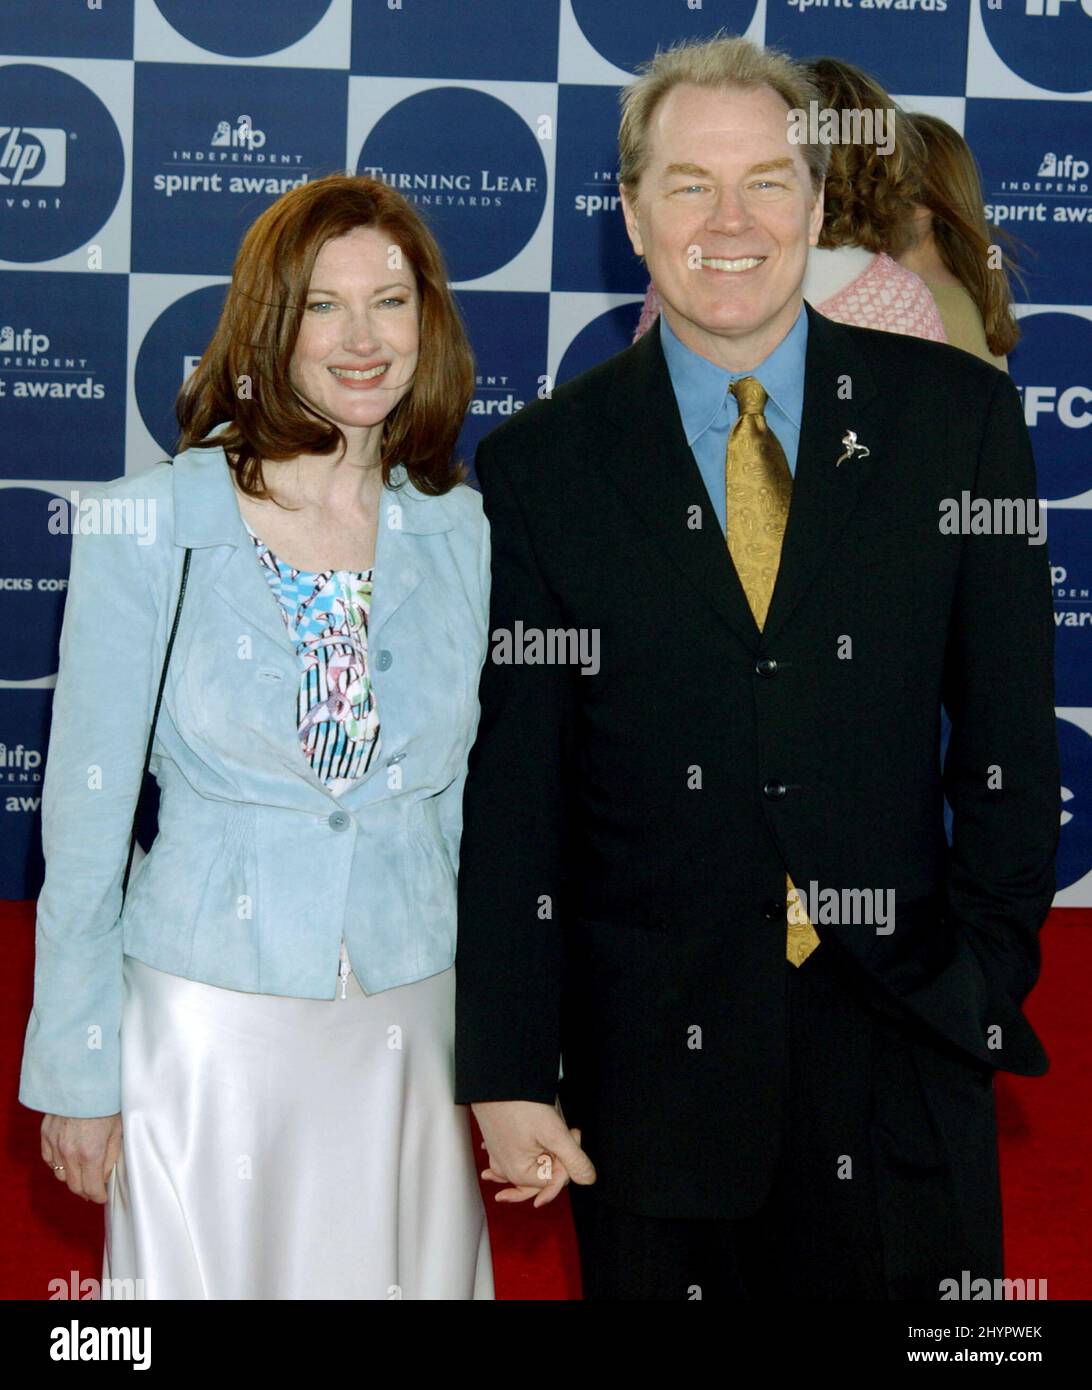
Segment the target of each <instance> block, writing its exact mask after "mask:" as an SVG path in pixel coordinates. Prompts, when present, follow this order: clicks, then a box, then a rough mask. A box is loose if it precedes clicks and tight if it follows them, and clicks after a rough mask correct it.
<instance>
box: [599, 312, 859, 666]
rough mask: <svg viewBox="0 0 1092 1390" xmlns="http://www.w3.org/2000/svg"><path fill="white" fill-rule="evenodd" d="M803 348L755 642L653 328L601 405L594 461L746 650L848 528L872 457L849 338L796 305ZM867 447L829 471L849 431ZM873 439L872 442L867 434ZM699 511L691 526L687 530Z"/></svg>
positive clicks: (769, 631) (786, 609)
mask: <svg viewBox="0 0 1092 1390" xmlns="http://www.w3.org/2000/svg"><path fill="white" fill-rule="evenodd" d="M804 307H805V310H806V312H807V315H808V344H807V355H806V359H805V369H804V400H803V418H802V421H801V432H800V445H799V450H798V453H797V462H796V474H795V481H794V486H793V495H792V504H791V506H790V508H789V519H788V525H787V528H786V531H785V539H784V544H783V546H782V551H781V565H780V569H779V571H778V576H777V585H776V587H775V589H774V593H773V598H772V600H771V603H770V611H769V613H768V615H767V619H766V626H765V630H764V632H763V634H761V635H760V633H759V631H758V627H757V625H756V623H755V620H754V617H753V615H752V613H751V608H750V605H749V603H748V602H747V596H746V594H745V593H744V591H743V585H742V584H741V583H740V580H739V575H738V574H737V573H736V568H735V565H734V564H733V563H732V559H731V556H730V554H729V552H728V546H727V543H726V541H725V538H724V533H723V532H722V531H721V529H720V523H719V522H718V520H717V516H716V513H715V512H714V510H713V507H712V504H711V502H710V500H709V495H708V493H707V491H706V488H705V483H704V482H703V480H702V476H701V473H700V471H699V469H698V465H697V463H696V461H695V459H694V455H693V452H692V451H691V449H690V446H689V445H688V444H687V442H686V434H685V431H684V429H683V424H682V418H681V416H680V414H679V408H678V402H677V401H676V398H675V391H674V388H673V387H672V385H671V376H670V373H669V372H668V369H667V362H666V360H665V358H664V354H663V349H662V347H661V345H660V334H659V331H658V329H656V328H653V329H652V330H650V331H649V332H647V333H645V334H644V335H643V336H642V337H641V338H639V339H638V341H637V342H636V343H635V344H634V345H633V346H632V347H630V348H627V349H625V351H624V352H622V353H621V354H620V355H619V357H618V359H616V372H615V375H614V379H613V382H612V384H611V388H610V391H609V395H608V398H607V404H606V410H605V414H606V418H607V420H608V422H609V427H610V436H609V439H608V441H607V442H606V443H605V445H604V448H603V450H602V452H601V454H600V456H599V461H600V463H601V464H602V466H603V467H604V468H605V469H606V471H607V472H608V473H609V474H610V475H611V476H612V478H613V479H614V481H615V483H616V485H617V487H618V488H619V490H620V491H621V493H622V495H623V496H624V497H625V498H626V500H627V501H628V502H629V504H630V505H631V506H632V507H633V509H634V510H635V511H636V512H637V513H638V515H639V516H640V517H641V518H642V520H643V522H644V524H645V525H646V526H647V528H648V529H649V531H650V532H651V533H652V534H653V535H654V536H655V537H656V539H657V540H658V541H659V543H660V544H661V545H662V547H663V548H664V550H665V551H666V553H667V554H668V556H669V557H670V559H671V560H672V562H673V563H674V564H675V566H676V568H677V569H678V570H679V571H680V572H681V573H682V574H683V575H684V577H685V578H686V579H687V580H688V581H689V582H690V583H691V584H692V585H693V586H694V588H695V589H696V590H697V591H698V592H699V593H700V594H701V595H702V596H703V597H704V598H705V600H706V601H707V602H708V604H709V606H710V607H711V608H712V610H713V611H714V612H715V613H716V614H717V616H718V617H719V618H720V619H721V621H722V622H723V623H724V624H725V625H726V626H727V627H728V628H729V629H730V631H732V632H733V633H734V634H735V636H736V637H737V638H738V639H739V640H740V641H741V642H742V643H743V644H744V645H745V646H746V648H747V649H748V651H752V652H753V651H756V650H757V648H758V646H759V643H760V641H762V640H768V639H769V638H770V637H772V636H774V635H775V634H776V633H777V632H778V630H779V629H780V628H781V627H783V626H784V624H785V622H786V621H787V620H788V618H789V617H790V615H791V614H792V612H793V610H794V608H795V607H796V605H797V603H798V602H799V600H800V599H801V597H802V596H803V595H804V594H805V593H806V592H807V590H808V588H809V587H810V586H811V584H812V583H813V582H814V579H815V576H816V573H817V571H818V570H819V568H820V566H821V565H822V564H823V562H824V560H825V558H826V557H827V556H828V555H829V553H830V550H831V546H832V543H833V541H834V539H835V537H836V536H837V534H838V532H839V531H840V530H841V528H842V527H843V526H844V525H845V523H846V521H847V519H848V518H849V516H850V513H851V512H852V510H853V508H854V506H855V505H856V501H857V496H858V494H859V492H860V489H861V486H862V484H863V482H864V480H865V479H866V477H867V476H868V475H869V472H870V470H871V468H872V467H875V466H876V458H877V454H878V452H879V450H878V447H877V441H876V440H875V439H873V438H872V437H871V435H870V432H869V431H868V429H867V425H866V419H867V417H866V414H865V412H866V408H867V407H868V405H869V404H870V403H871V402H873V401H874V399H875V398H876V396H877V393H876V387H875V383H874V379H873V376H872V373H871V371H870V370H869V367H868V364H867V362H866V360H865V358H864V356H863V355H862V353H861V351H860V350H859V348H858V347H857V346H856V344H855V342H854V340H853V335H852V334H850V333H847V332H846V331H845V330H844V328H843V327H842V326H841V325H839V324H836V323H834V322H833V321H832V320H830V319H827V318H824V317H823V316H822V315H821V314H819V313H817V312H816V311H815V310H814V309H813V308H812V307H811V305H810V304H807V303H805V306H804ZM848 429H853V430H856V431H857V432H858V435H859V436H860V437H861V441H862V443H868V445H869V447H870V449H871V454H870V456H869V457H868V458H854V459H851V460H847V461H846V462H845V463H843V464H841V465H840V466H836V460H837V459H838V457H839V455H840V454H841V453H842V452H843V445H842V437H843V435H844V434H845V432H846V430H848ZM873 433H874V432H873ZM694 508H698V509H700V512H699V513H697V514H700V516H701V526H700V528H695V527H694V526H693V524H692V523H690V524H688V518H690V517H691V516H693V515H695V513H694V511H693V510H692V509H694Z"/></svg>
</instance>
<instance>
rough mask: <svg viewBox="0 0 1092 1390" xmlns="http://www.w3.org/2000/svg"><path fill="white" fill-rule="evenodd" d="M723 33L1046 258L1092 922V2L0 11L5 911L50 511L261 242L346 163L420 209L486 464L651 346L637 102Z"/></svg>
mask: <svg viewBox="0 0 1092 1390" xmlns="http://www.w3.org/2000/svg"><path fill="white" fill-rule="evenodd" d="M720 28H724V29H726V30H728V31H730V32H733V33H743V34H746V35H747V36H748V37H750V38H752V39H754V40H756V41H757V42H759V43H770V44H773V45H777V46H779V47H781V48H784V49H786V50H787V51H788V52H790V53H792V54H793V55H794V56H797V57H811V56H818V55H820V54H834V55H837V56H839V57H842V58H845V59H848V60H849V61H851V62H854V63H857V64H859V65H860V66H861V67H864V68H865V69H867V70H868V71H870V72H872V73H874V74H875V75H876V76H877V77H878V78H879V79H880V81H881V82H882V83H883V84H884V86H885V87H886V88H887V89H888V90H889V91H890V92H891V93H892V94H893V95H894V96H896V97H897V99H898V100H899V101H900V102H901V103H902V104H903V105H904V106H906V107H908V108H909V109H911V110H921V111H929V112H934V113H935V114H937V115H940V116H943V117H944V118H945V119H946V120H948V121H950V122H951V123H952V124H953V125H954V126H956V127H957V128H958V129H960V130H962V131H963V132H964V134H965V135H966V137H967V140H968V141H969V143H970V145H971V148H972V149H973V151H974V153H975V155H976V157H977V159H978V162H979V164H980V166H981V169H982V173H983V178H984V184H985V193H986V199H987V202H988V205H989V209H990V216H991V218H992V220H993V221H994V222H995V223H997V224H998V225H1002V226H1005V227H1008V228H1010V229H1012V230H1013V231H1015V232H1016V234H1017V235H1018V236H1020V237H1021V238H1022V239H1023V241H1024V243H1025V251H1024V254H1023V258H1022V262H1023V266H1024V268H1025V271H1026V290H1024V291H1021V290H1020V289H1019V286H1017V287H1016V292H1017V294H1018V295H1019V296H1020V300H1019V305H1018V314H1019V317H1020V320H1021V327H1022V329H1023V339H1022V341H1021V342H1020V344H1019V346H1018V347H1017V348H1016V350H1015V351H1014V352H1013V353H1012V354H1011V358H1010V367H1011V371H1012V375H1013V378H1014V379H1015V381H1016V384H1017V386H1018V387H1019V389H1020V391H1021V394H1022V397H1023V401H1024V407H1025V414H1026V418H1027V423H1028V426H1029V428H1030V430H1031V435H1032V438H1033V440H1034V442H1035V454H1036V459H1037V461H1038V472H1039V488H1040V494H1041V496H1042V497H1043V499H1044V500H1045V501H1047V502H1049V504H1050V505H1049V510H1048V512H1047V521H1048V542H1047V543H1048V547H1049V553H1050V560H1051V563H1052V566H1053V571H1054V586H1055V599H1056V607H1055V616H1056V622H1057V624H1058V628H1057V639H1058V663H1057V697H1056V698H1057V704H1058V714H1059V726H1058V727H1059V738H1060V742H1061V751H1062V769H1063V782H1064V787H1065V790H1064V792H1063V797H1064V803H1063V808H1062V821H1063V827H1062V832H1061V852H1060V857H1059V863H1058V884H1059V892H1058V897H1057V899H1056V901H1057V903H1058V905H1061V906H1076V905H1087V904H1090V903H1092V837H1090V826H1092V816H1090V810H1089V808H1090V803H1092V664H1090V663H1089V661H1088V660H1087V655H1086V654H1087V652H1088V649H1089V643H1090V641H1092V602H1090V593H1092V524H1090V522H1092V476H1090V472H1089V460H1088V448H1089V443H1090V442H1092V430H1090V429H1089V428H1088V426H1089V425H1090V424H1092V390H1090V389H1089V379H1090V375H1092V251H1090V238H1092V198H1090V196H1089V188H1090V179H1089V166H1090V163H1092V122H1090V119H1089V112H1090V107H1089V104H1088V103H1089V98H1090V96H1092V90H1090V89H1092V0H3V4H2V7H0V54H2V55H3V56H0V422H2V428H0V489H2V491H0V497H2V499H3V504H2V506H0V617H2V625H0V633H2V640H0V796H2V798H3V823H2V827H3V835H2V847H0V896H4V897H11V898H26V897H33V896H36V894H37V892H38V889H39V887H40V882H41V873H42V862H41V843H40V829H39V827H40V798H41V780H42V767H43V762H44V753H45V749H46V746H47V735H48V718H49V708H50V700H51V694H50V692H51V689H52V687H53V683H54V679H55V668H56V659H57V658H56V653H57V638H58V633H59V628H60V619H61V612H62V607H63V603H64V594H65V584H66V575H67V573H68V562H69V551H70V537H69V536H68V535H67V534H65V533H64V532H63V531H62V532H60V533H58V534H53V533H52V532H51V531H50V529H49V526H48V519H49V516H50V515H51V514H54V515H55V514H56V513H57V510H58V509H57V508H56V507H54V509H53V513H50V512H49V510H48V509H49V503H50V501H51V499H53V498H56V497H57V496H60V497H62V498H65V499H69V500H71V498H70V494H71V493H73V492H76V493H77V494H78V489H79V487H80V486H81V484H82V485H86V484H87V483H89V482H99V481H102V480H105V479H110V478H115V477H118V476H119V475H121V474H122V473H125V472H130V471H133V470H135V469H139V468H142V467H144V466H146V465H147V464H150V463H152V462H154V461H155V460H156V459H158V458H162V457H163V456H164V454H165V453H168V452H170V450H171V447H172V444H173V441H174V435H175V430H174V416H173V412H172V403H173V401H174V398H175V395H176V393H177V391H178V388H179V387H180V386H181V384H182V382H183V380H184V378H185V377H186V375H187V374H188V372H189V371H190V370H191V368H192V366H193V365H194V363H195V362H196V360H197V359H198V357H199V356H200V354H201V352H202V350H203V348H204V346H205V344H206V342H207V340H208V338H209V336H210V334H211V331H212V328H213V325H214V323H215V321H216V317H217V313H218V311H219V307H220V304H221V302H222V298H223V292H224V286H225V284H226V281H227V278H228V275H229V273H230V267H231V263H232V259H233V256H234V253H235V250H236V247H237V245H238V242H239V239H240V237H241V236H242V233H243V231H244V229H245V228H246V227H247V226H248V224H249V223H250V222H252V221H253V219H254V218H255V217H256V216H257V214H258V213H259V212H261V211H262V209H263V208H265V207H266V206H268V204H269V203H270V201H271V200H273V199H274V198H276V197H277V195H278V194H280V193H281V192H283V191H284V190H286V189H288V188H291V187H292V186H293V185H295V184H297V183H301V182H303V181H304V180H307V179H313V178H317V177H320V176H321V175H323V174H326V173H330V172H333V171H335V170H345V169H348V170H350V171H353V172H358V173H361V172H367V173H371V174H373V175H376V176H378V177H381V178H383V179H385V180H388V181H390V182H392V183H393V184H394V186H395V187H397V188H400V189H402V190H403V191H404V192H405V193H406V194H407V195H408V196H409V197H410V198H411V199H412V200H413V201H414V202H415V203H416V204H417V205H418V207H419V208H420V209H421V211H422V213H423V214H424V215H425V216H426V218H427V219H428V221H429V223H430V225H431V226H432V227H433V229H434V230H435V232H436V234H437V235H438V238H439V240H440V243H441V245H442V246H443V249H444V253H445V255H446V257H447V263H448V267H449V271H450V275H451V279H452V282H453V285H454V287H455V289H456V291H457V294H458V298H459V302H460V305H461V307H462V310H463V312H464V316H465V319H466V322H467V325H468V327H469V329H470V333H471V338H472V341H473V346H474V350H475V354H476V357H477V362H478V371H479V376H478V387H477V392H476V394H475V398H474V401H473V404H472V407H471V410H470V413H469V414H468V416H467V420H466V424H465V428H464V430H463V435H462V440H461V450H462V453H463V456H464V457H466V458H467V459H472V458H473V450H474V446H475V444H476V443H477V440H478V439H479V438H480V436H481V435H482V434H483V433H485V432H487V431H488V430H490V429H491V428H492V427H493V426H495V425H496V424H498V423H500V422H501V421H502V420H503V419H504V418H505V417H506V416H507V415H510V414H511V413H512V412H513V411H515V410H518V409H519V408H520V406H521V405H522V404H523V403H524V402H525V401H527V400H529V399H532V398H533V397H534V396H535V395H536V394H537V393H539V392H540V391H542V390H544V389H545V387H544V381H545V379H546V378H551V379H552V380H553V381H555V382H560V381H564V380H566V379H567V378H569V377H571V376H574V375H575V374H577V373H578V372H581V371H583V370H585V369H586V368H587V367H589V366H591V365H592V364H593V363H595V362H596V361H598V360H601V359H602V358H604V357H606V356H608V355H610V354H611V353H613V352H616V351H618V350H619V349H620V348H622V347H624V346H625V345H626V344H627V343H628V342H629V340H630V337H631V335H632V332H633V328H634V326H635V323H636V318H637V311H638V306H639V304H640V300H641V297H642V295H643V293H644V289H645V283H646V280H645V275H644V272H643V269H642V266H641V264H640V262H639V261H638V260H637V259H636V258H635V257H634V256H633V254H632V252H631V249H630V246H629V243H628V241H627V239H626V236H625V230H624V225H623V221H622V215H621V212H620V209H619V204H618V193H617V181H616V165H617V143H616V130H617V115H618V89H619V87H620V86H622V85H624V84H625V83H626V82H627V81H628V80H630V78H631V75H632V72H633V69H634V67H635V66H636V65H637V64H638V63H639V62H641V61H642V60H644V59H646V58H648V57H650V56H651V55H652V54H653V52H654V51H655V49H656V47H657V46H658V45H660V46H666V45H667V44H668V43H670V42H671V41H673V40H676V39H679V38H683V37H689V36H694V35H698V36H704V35H709V34H711V33H713V32H715V31H716V30H718V29H720ZM938 427H940V425H939V422H937V421H932V420H923V421H920V422H918V421H910V420H908V421H907V428H909V429H913V428H920V429H923V430H924V429H933V428H938ZM997 699H998V700H1004V699H1005V691H1004V690H998V691H997Z"/></svg>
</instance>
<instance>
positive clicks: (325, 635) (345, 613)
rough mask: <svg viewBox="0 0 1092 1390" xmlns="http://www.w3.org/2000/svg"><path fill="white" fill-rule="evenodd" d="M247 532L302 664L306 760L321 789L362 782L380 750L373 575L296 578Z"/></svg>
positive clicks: (310, 573)
mask: <svg viewBox="0 0 1092 1390" xmlns="http://www.w3.org/2000/svg"><path fill="white" fill-rule="evenodd" d="M246 529H247V530H248V531H249V532H250V538H251V540H252V541H253V542H254V546H255V549H256V551H257V554H258V559H259V560H260V561H261V564H262V568H263V570H264V571H265V576H266V578H267V579H268V580H269V584H270V587H271V588H272V590H273V592H274V594H275V595H276V597H277V598H278V599H279V601H280V605H281V615H282V616H283V618H284V621H285V626H286V628H287V629H288V633H289V635H290V636H291V638H292V640H293V641H294V642H295V644H296V654H297V656H298V657H299V659H300V667H301V671H300V688H299V697H298V699H297V703H296V714H297V725H298V728H299V737H300V743H301V744H302V746H303V752H304V756H305V757H306V758H307V760H308V762H310V764H311V766H312V767H313V768H314V769H315V772H316V773H317V774H318V775H319V777H321V778H322V780H323V781H324V782H337V781H339V780H340V779H342V778H348V779H353V778H356V777H362V776H363V775H364V773H366V772H367V771H368V769H369V768H370V767H371V765H372V763H373V761H374V760H375V758H376V757H377V756H378V754H379V747H380V737H379V711H378V710H377V708H376V703H375V691H374V690H373V689H372V683H371V678H370V676H369V674H368V615H369V613H370V611H371V603H372V571H371V570H323V571H321V573H316V572H315V571H314V570H300V569H297V568H296V567H295V565H290V564H288V563H287V562H286V561H284V560H281V559H279V558H278V557H277V556H276V555H274V554H273V552H272V550H270V548H269V546H267V545H266V543H265V541H263V540H262V539H261V538H260V537H259V536H257V535H255V534H254V532H253V530H251V528H250V526H249V524H248V525H247V528H246Z"/></svg>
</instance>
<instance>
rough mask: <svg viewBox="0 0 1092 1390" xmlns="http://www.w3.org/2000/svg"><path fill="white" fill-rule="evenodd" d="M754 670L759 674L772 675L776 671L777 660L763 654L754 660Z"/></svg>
mask: <svg viewBox="0 0 1092 1390" xmlns="http://www.w3.org/2000/svg"><path fill="white" fill-rule="evenodd" d="M755 671H756V673H757V674H758V675H760V676H773V675H776V673H777V662H776V661H775V660H774V659H773V657H772V656H764V657H763V658H762V660H761V661H756V662H755Z"/></svg>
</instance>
